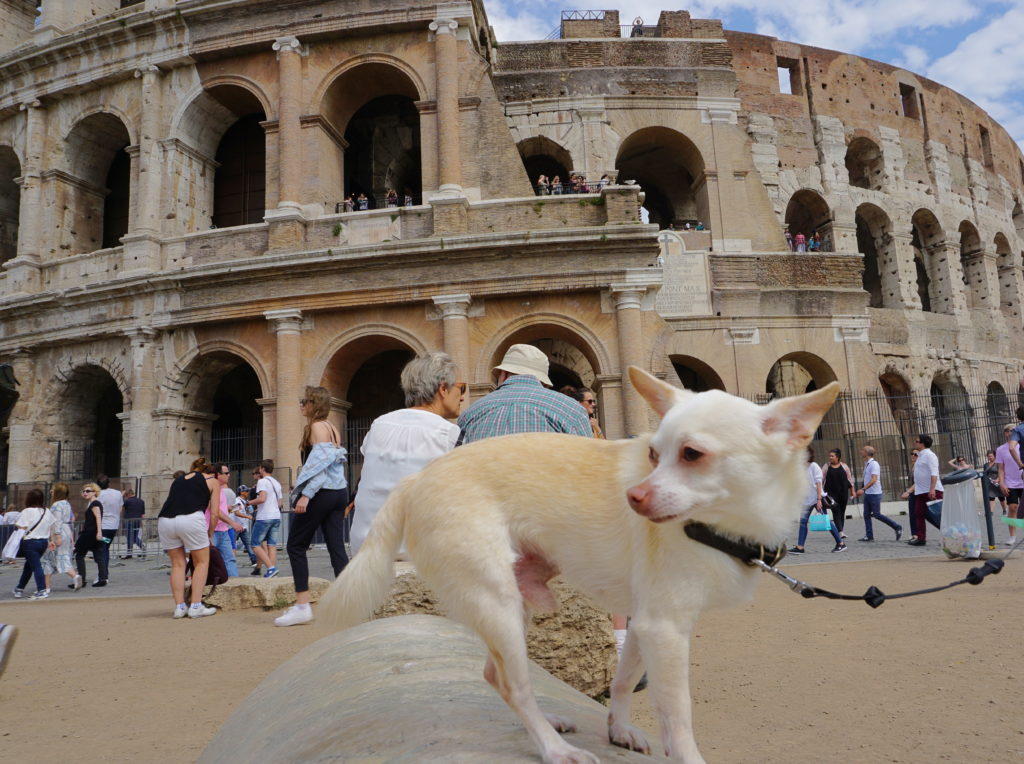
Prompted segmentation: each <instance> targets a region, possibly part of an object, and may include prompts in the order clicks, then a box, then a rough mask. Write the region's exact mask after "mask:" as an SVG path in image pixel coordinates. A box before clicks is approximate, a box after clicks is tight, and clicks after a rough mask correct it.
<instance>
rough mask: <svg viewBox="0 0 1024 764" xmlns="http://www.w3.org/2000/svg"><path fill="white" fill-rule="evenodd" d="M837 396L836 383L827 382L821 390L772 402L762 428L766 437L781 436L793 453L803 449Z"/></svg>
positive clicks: (837, 384)
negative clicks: (783, 436) (784, 438)
mask: <svg viewBox="0 0 1024 764" xmlns="http://www.w3.org/2000/svg"><path fill="white" fill-rule="evenodd" d="M838 395H839V383H838V382H829V383H828V384H827V385H825V386H824V387H823V388H821V389H820V390H815V391H814V392H811V393H807V394H805V395H794V396H793V397H792V398H781V399H780V400H777V401H773V402H772V403H770V404H768V406H767V407H766V408H767V411H766V412H765V417H764V422H763V424H762V427H763V429H764V433H765V435H776V434H779V433H781V434H784V435H785V436H786V444H787V445H788V446H789V447H790V448H792V449H793V450H794V451H796V450H799V449H801V448H806V446H807V444H808V443H810V442H811V440H813V438H814V431H815V430H817V429H818V425H819V424H821V419H822V417H824V416H825V413H826V412H827V411H828V410H829V409H830V408H832V404H833V403H835V400H836V397H837V396H838Z"/></svg>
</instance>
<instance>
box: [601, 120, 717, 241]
mask: <svg viewBox="0 0 1024 764" xmlns="http://www.w3.org/2000/svg"><path fill="white" fill-rule="evenodd" d="M615 169H616V170H617V172H618V179H619V182H624V181H629V180H635V181H636V182H637V183H638V184H640V187H641V188H642V189H643V191H644V194H645V198H644V204H643V206H644V209H646V210H647V215H648V219H649V220H650V222H651V223H656V224H657V225H658V227H659V228H668V227H669V226H670V225H673V226H675V228H676V229H680V230H681V229H682V228H683V227H684V226H685V224H686V223H690V224H691V225H692V226H695V225H696V224H697V223H704V224H705V225H706V224H707V222H708V221H709V220H710V217H711V215H710V207H709V205H708V192H707V183H706V179H705V177H704V157H703V156H701V153H700V151H699V150H698V149H697V147H696V145H694V143H693V141H691V140H690V139H689V138H687V137H686V136H685V135H683V134H682V133H679V132H677V131H675V130H672V129H670V128H667V127H646V128H644V129H642V130H638V131H637V132H635V133H633V134H632V135H630V136H629V137H628V138H626V140H624V141H623V142H622V145H621V146H620V147H619V153H618V156H617V157H616V159H615Z"/></svg>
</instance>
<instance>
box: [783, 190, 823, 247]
mask: <svg viewBox="0 0 1024 764" xmlns="http://www.w3.org/2000/svg"><path fill="white" fill-rule="evenodd" d="M786 227H787V228H788V229H789V232H790V233H791V234H792V235H793V236H796V235H797V234H798V233H802V234H803V235H804V236H805V237H807V238H808V239H810V237H811V236H812V235H813V234H815V233H819V234H821V237H822V239H823V240H825V241H832V240H833V239H832V212H831V210H829V208H828V202H826V201H825V199H824V197H823V196H822V195H821V194H820V193H818V192H817V191H815V190H813V189H809V188H802V189H800V190H799V191H797V192H795V193H794V194H793V196H791V197H790V199H789V204H787V205H786Z"/></svg>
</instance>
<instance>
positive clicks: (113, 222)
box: [100, 147, 132, 249]
mask: <svg viewBox="0 0 1024 764" xmlns="http://www.w3.org/2000/svg"><path fill="white" fill-rule="evenodd" d="M131 178H132V160H131V158H130V157H129V156H128V154H126V153H125V151H124V148H123V147H122V148H121V149H120V150H118V151H117V152H116V153H115V154H114V159H113V160H112V161H111V162H110V170H109V171H108V172H107V198H106V200H105V201H104V202H103V243H102V244H101V245H100V246H102V247H103V248H104V249H106V248H107V247H119V246H121V237H122V236H124V235H125V234H126V233H128V207H129V201H130V198H131Z"/></svg>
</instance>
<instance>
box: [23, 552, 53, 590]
mask: <svg viewBox="0 0 1024 764" xmlns="http://www.w3.org/2000/svg"><path fill="white" fill-rule="evenodd" d="M49 543H50V542H49V540H48V539H24V540H23V541H22V542H21V551H22V554H24V555H25V568H24V570H22V571H21V578H20V579H19V580H18V588H19V589H24V588H25V584H27V583H28V580H29V578H31V577H32V576H33V575H35V577H36V591H37V592H41V591H42V590H43V589H45V588H46V576H44V575H43V555H44V554H46V547H47V546H48V545H49Z"/></svg>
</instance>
